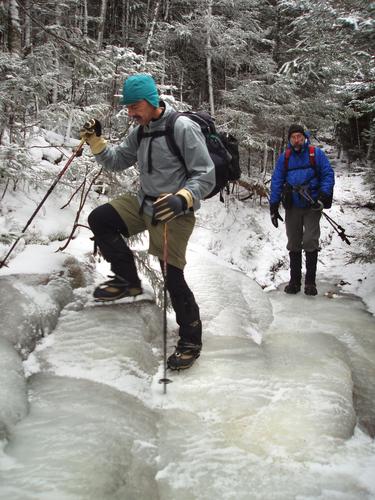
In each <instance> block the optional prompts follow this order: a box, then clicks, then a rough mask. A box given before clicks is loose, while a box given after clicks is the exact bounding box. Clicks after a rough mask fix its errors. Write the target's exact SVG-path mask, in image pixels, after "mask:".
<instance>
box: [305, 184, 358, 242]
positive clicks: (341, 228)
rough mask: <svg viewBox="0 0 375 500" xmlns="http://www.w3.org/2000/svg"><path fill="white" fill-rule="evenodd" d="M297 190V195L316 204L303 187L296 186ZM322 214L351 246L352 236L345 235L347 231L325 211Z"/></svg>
mask: <svg viewBox="0 0 375 500" xmlns="http://www.w3.org/2000/svg"><path fill="white" fill-rule="evenodd" d="M295 190H296V191H297V193H299V194H300V195H301V196H303V198H305V200H307V201H309V202H310V203H313V204H314V203H316V202H315V201H314V200H313V199H312V197H311V196H310V194H309V193H308V192H307V191H306V189H303V186H296V189H295ZM319 203H321V206H323V204H322V202H319ZM313 210H314V209H313ZM315 210H320V208H319V207H317V208H316V209H315ZM322 214H323V215H324V217H325V218H326V219H327V221H328V222H329V223H330V224H331V226H332V227H333V229H334V230H335V231H336V233H337V234H338V235H339V236H340V238H341V239H342V240H343V241H345V243H346V244H347V245H350V244H351V242H350V241H349V238H350V237H351V236H348V235H346V234H345V229H344V228H343V227H342V226H340V224H338V223H337V222H336V221H335V220H333V219H332V217H330V216H329V215H327V214H326V213H325V212H323V210H322Z"/></svg>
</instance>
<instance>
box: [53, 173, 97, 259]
mask: <svg viewBox="0 0 375 500" xmlns="http://www.w3.org/2000/svg"><path fill="white" fill-rule="evenodd" d="M101 173H102V169H100V170H99V172H98V173H97V174H96V175H95V176H94V177H93V178H92V179H91V182H90V184H89V186H88V188H87V191H86V193H85V185H86V180H87V172H86V175H85V178H84V180H83V183H82V184H81V186H82V193H81V200H80V203H79V207H78V210H77V213H76V218H75V220H74V224H73V227H72V231H71V233H70V235H69V237H68V239H67V241H66V243H65V245H63V246H62V247H60V248H58V249H57V250H56V252H62V251H63V250H65V249H66V248H67V246H68V245H69V243H70V242H71V241H72V239H73V236H74V233H75V231H76V229H77V227H78V226H82V224H78V221H79V217H80V215H81V212H82V209H83V207H84V205H85V203H86V200H87V196H88V194H89V192H90V190H91V188H92V185H93V184H94V182H95V181H96V179H97V178H98V177H99V175H100V174H101ZM84 227H86V226H84Z"/></svg>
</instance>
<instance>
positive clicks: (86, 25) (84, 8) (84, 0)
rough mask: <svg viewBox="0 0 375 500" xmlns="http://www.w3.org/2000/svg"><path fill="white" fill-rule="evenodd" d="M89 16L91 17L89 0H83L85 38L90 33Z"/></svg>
mask: <svg viewBox="0 0 375 500" xmlns="http://www.w3.org/2000/svg"><path fill="white" fill-rule="evenodd" d="M88 17H89V13H88V10H87V0H83V36H84V37H85V38H87V37H88V33H89V30H88Z"/></svg>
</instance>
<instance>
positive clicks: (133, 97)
mask: <svg viewBox="0 0 375 500" xmlns="http://www.w3.org/2000/svg"><path fill="white" fill-rule="evenodd" d="M142 99H144V100H145V101H147V102H149V103H150V104H151V105H152V106H154V108H157V107H158V106H159V94H158V90H157V88H156V83H155V80H154V79H153V78H152V76H150V75H146V74H145V73H140V74H138V75H132V76H129V77H128V78H127V79H126V80H125V82H124V86H123V90H122V99H121V101H120V103H121V104H125V105H128V104H134V103H136V102H138V101H141V100H142Z"/></svg>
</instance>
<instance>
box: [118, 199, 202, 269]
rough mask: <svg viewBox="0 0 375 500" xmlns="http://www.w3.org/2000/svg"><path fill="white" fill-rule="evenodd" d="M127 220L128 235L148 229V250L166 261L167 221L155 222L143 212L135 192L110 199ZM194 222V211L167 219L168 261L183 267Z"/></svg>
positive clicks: (125, 220) (121, 215)
mask: <svg viewBox="0 0 375 500" xmlns="http://www.w3.org/2000/svg"><path fill="white" fill-rule="evenodd" d="M109 203H110V205H112V207H113V208H114V209H115V210H116V211H117V212H118V214H119V215H120V217H121V218H122V220H123V221H124V222H125V224H126V226H127V228H128V231H129V236H133V235H135V234H138V233H141V232H143V231H147V232H148V234H149V249H148V251H149V253H150V254H151V255H155V256H156V257H158V259H160V260H163V259H164V256H163V255H164V254H163V249H164V248H163V247H164V224H162V223H158V224H156V225H153V224H152V222H151V221H152V219H151V217H150V216H149V215H147V214H144V213H143V214H140V213H139V210H140V205H139V202H138V199H137V197H136V196H135V195H130V194H126V195H123V196H120V197H118V198H115V199H114V200H112V201H110V202H109ZM194 225H195V215H194V213H193V212H191V213H188V214H184V215H181V216H180V217H176V218H175V219H173V220H172V221H170V222H168V240H167V241H168V257H167V261H168V264H171V265H172V266H175V267H178V268H179V269H184V267H185V265H186V248H187V244H188V241H189V238H190V236H191V233H192V232H193V229H194Z"/></svg>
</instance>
